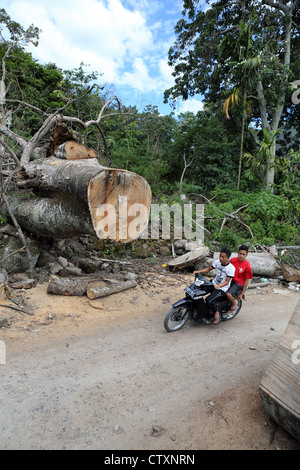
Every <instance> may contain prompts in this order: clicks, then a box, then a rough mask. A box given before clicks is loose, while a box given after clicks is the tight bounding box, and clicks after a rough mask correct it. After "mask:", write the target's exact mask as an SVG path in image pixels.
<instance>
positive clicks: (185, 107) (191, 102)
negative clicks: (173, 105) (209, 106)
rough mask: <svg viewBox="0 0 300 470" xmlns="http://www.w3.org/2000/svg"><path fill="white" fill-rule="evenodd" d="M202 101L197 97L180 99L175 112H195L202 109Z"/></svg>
mask: <svg viewBox="0 0 300 470" xmlns="http://www.w3.org/2000/svg"><path fill="white" fill-rule="evenodd" d="M203 108H204V106H203V103H202V101H200V100H198V99H197V98H190V99H188V100H186V101H180V102H179V103H178V108H177V113H176V114H180V113H186V112H188V111H190V112H191V113H194V114H196V113H197V112H198V111H203Z"/></svg>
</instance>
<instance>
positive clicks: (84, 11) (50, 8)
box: [6, 0, 153, 81]
mask: <svg viewBox="0 0 300 470" xmlns="http://www.w3.org/2000/svg"><path fill="white" fill-rule="evenodd" d="M6 3H7V5H8V8H7V11H8V13H9V14H10V16H11V17H12V18H13V19H14V20H16V21H18V22H20V23H21V24H22V25H23V26H24V27H27V26H29V25H30V24H31V23H33V24H34V25H35V26H38V27H39V28H41V30H42V33H41V35H40V42H39V47H38V48H34V49H33V48H32V49H31V52H32V54H33V56H34V57H36V58H37V59H39V60H40V61H43V62H44V63H46V62H55V63H56V64H57V65H58V67H60V68H63V69H67V68H76V67H78V66H79V64H80V63H81V62H84V63H90V64H91V66H92V68H93V69H94V70H96V69H97V71H99V72H101V73H104V75H105V80H106V81H114V80H115V79H117V78H118V76H120V75H121V74H120V71H121V69H122V68H123V67H124V66H125V64H126V63H128V61H130V60H135V58H137V57H142V56H143V55H144V53H145V51H147V52H148V51H151V49H152V48H153V38H152V33H151V31H150V29H149V27H148V26H147V25H146V22H145V18H144V17H143V16H142V15H141V14H140V13H139V12H138V11H137V10H135V11H130V10H128V9H126V8H124V7H123V5H122V3H121V1H120V0H108V2H107V6H105V4H104V2H103V1H102V2H100V1H97V0H72V1H70V0H63V1H57V0H43V2H41V0H30V1H28V0H15V1H14V0H13V1H7V2H6Z"/></svg>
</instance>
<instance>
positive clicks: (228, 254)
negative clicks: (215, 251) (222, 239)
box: [220, 248, 231, 258]
mask: <svg viewBox="0 0 300 470" xmlns="http://www.w3.org/2000/svg"><path fill="white" fill-rule="evenodd" d="M220 253H225V254H226V255H227V256H228V258H230V256H231V251H230V250H229V249H228V248H222V249H221V250H220Z"/></svg>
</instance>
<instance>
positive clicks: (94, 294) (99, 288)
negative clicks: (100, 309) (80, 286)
mask: <svg viewBox="0 0 300 470" xmlns="http://www.w3.org/2000/svg"><path fill="white" fill-rule="evenodd" d="M136 285H137V283H136V281H133V280H132V281H123V282H117V283H112V284H110V285H107V284H103V283H102V284H100V285H94V286H89V287H88V289H87V291H86V293H87V296H88V298H89V299H91V300H94V299H98V298H100V297H105V296H107V295H111V294H116V293H118V292H122V291H124V290H127V289H131V288H132V287H136Z"/></svg>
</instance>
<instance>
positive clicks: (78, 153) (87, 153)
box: [53, 140, 97, 160]
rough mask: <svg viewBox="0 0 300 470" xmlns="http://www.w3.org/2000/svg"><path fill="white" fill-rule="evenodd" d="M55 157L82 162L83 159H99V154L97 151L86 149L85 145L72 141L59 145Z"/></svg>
mask: <svg viewBox="0 0 300 470" xmlns="http://www.w3.org/2000/svg"><path fill="white" fill-rule="evenodd" d="M53 156H54V157H57V158H63V159H66V160H80V159H83V158H97V153H96V152H95V150H93V149H91V148H86V147H85V146H84V145H81V144H79V143H78V142H74V141H73V140H71V141H68V142H65V143H63V144H61V145H59V147H57V149H55V151H54V153H53Z"/></svg>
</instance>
